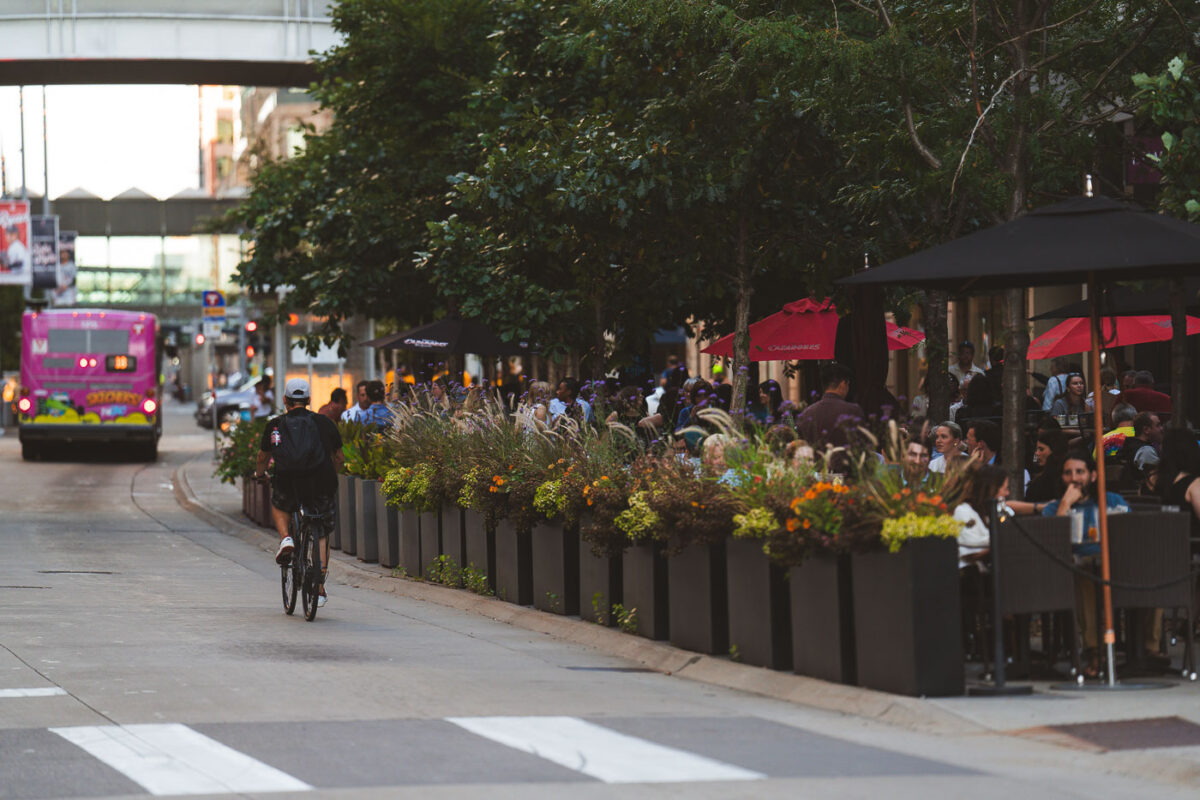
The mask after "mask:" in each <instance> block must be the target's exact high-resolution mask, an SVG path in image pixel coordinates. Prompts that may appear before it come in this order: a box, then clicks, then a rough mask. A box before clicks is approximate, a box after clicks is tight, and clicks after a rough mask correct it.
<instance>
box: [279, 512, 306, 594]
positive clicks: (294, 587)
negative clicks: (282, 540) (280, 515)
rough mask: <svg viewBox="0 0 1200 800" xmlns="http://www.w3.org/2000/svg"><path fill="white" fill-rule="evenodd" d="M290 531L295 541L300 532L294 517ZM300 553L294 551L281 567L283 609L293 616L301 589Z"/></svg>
mask: <svg viewBox="0 0 1200 800" xmlns="http://www.w3.org/2000/svg"><path fill="white" fill-rule="evenodd" d="M288 532H289V533H291V534H292V541H295V540H296V536H297V535H298V532H297V531H296V522H295V518H294V517H293V518H292V522H291V525H290V530H289V531H288ZM299 555H300V554H299V551H298V550H294V551H292V559H291V560H290V561H289V562H288V563H286V564H284V565H282V566H281V567H280V568H279V574H280V576H281V578H282V583H283V610H284V613H286V614H287V615H288V616H291V615H292V613H293V612H295V610H296V594H297V593H298V592H299V590H300V569H301V561H300V558H299Z"/></svg>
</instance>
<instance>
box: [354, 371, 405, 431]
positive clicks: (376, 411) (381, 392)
mask: <svg viewBox="0 0 1200 800" xmlns="http://www.w3.org/2000/svg"><path fill="white" fill-rule="evenodd" d="M385 395H386V391H385V389H384V386H383V381H369V382H368V383H367V399H368V400H369V401H371V405H369V406H367V408H366V410H365V411H363V412H362V413H361V414H359V416H358V419H357V420H355V421H356V422H358V423H359V424H361V425H375V426H377V427H378V428H379V429H380V430H386V429H387V428H390V427H391V426H392V420H393V419H395V417H396V415H395V414H394V413H393V412H392V410H391V409H390V408H388V407H387V404H386V403H385V402H384V401H383V400H384V397H385Z"/></svg>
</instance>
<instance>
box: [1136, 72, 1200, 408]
mask: <svg viewBox="0 0 1200 800" xmlns="http://www.w3.org/2000/svg"><path fill="white" fill-rule="evenodd" d="M1197 75H1200V69H1198V68H1197V66H1196V65H1195V64H1191V63H1189V62H1188V60H1187V58H1186V56H1176V57H1175V58H1173V59H1171V61H1170V63H1168V64H1167V68H1166V69H1165V70H1164V71H1163V72H1161V73H1159V74H1157V75H1155V76H1153V77H1151V76H1149V75H1147V74H1146V73H1144V72H1142V73H1138V74H1137V75H1134V76H1133V84H1134V85H1135V86H1136V87H1138V90H1139V91H1138V95H1137V96H1138V98H1139V99H1141V100H1142V101H1143V106H1142V114H1143V115H1144V116H1145V117H1147V118H1148V119H1149V120H1150V122H1151V123H1153V124H1154V125H1157V126H1158V127H1159V128H1161V129H1163V133H1162V144H1163V153H1162V155H1153V154H1150V155H1148V156H1147V157H1148V158H1149V159H1150V160H1152V161H1153V162H1154V163H1155V164H1156V165H1157V166H1158V168H1159V170H1160V171H1161V173H1162V191H1161V193H1160V194H1159V208H1160V209H1162V211H1163V212H1164V213H1167V214H1171V215H1172V216H1176V217H1182V218H1184V219H1189V220H1191V221H1192V222H1200V83H1198V82H1197V79H1196V78H1197ZM1168 294H1169V297H1170V305H1171V324H1172V325H1173V327H1174V335H1173V336H1172V337H1171V398H1172V401H1173V404H1174V408H1175V413H1174V414H1172V415H1171V424H1172V426H1174V427H1180V428H1183V427H1187V425H1188V405H1189V401H1190V395H1191V387H1190V385H1189V381H1188V380H1187V375H1186V365H1187V325H1186V320H1185V317H1186V311H1187V301H1188V298H1187V296H1186V294H1185V290H1184V286H1183V278H1182V277H1180V278H1178V279H1176V280H1173V281H1171V285H1170V290H1169V293H1168Z"/></svg>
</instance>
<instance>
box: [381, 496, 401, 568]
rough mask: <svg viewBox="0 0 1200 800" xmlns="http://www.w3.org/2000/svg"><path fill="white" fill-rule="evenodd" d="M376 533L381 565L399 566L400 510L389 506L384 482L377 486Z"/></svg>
mask: <svg viewBox="0 0 1200 800" xmlns="http://www.w3.org/2000/svg"><path fill="white" fill-rule="evenodd" d="M375 532H376V542H377V545H376V546H377V547H378V548H379V563H380V565H382V566H385V567H395V566H397V565H398V564H399V563H400V509H398V508H396V507H395V506H390V505H388V503H387V498H386V497H384V495H383V482H382V481H381V482H379V483H377V484H375Z"/></svg>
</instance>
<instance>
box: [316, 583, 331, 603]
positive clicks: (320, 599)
mask: <svg viewBox="0 0 1200 800" xmlns="http://www.w3.org/2000/svg"><path fill="white" fill-rule="evenodd" d="M327 602H329V597H328V596H327V595H326V594H325V587H324V586H322V587H321V593H320V594H318V595H317V608H324V607H325V604H326V603H327Z"/></svg>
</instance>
